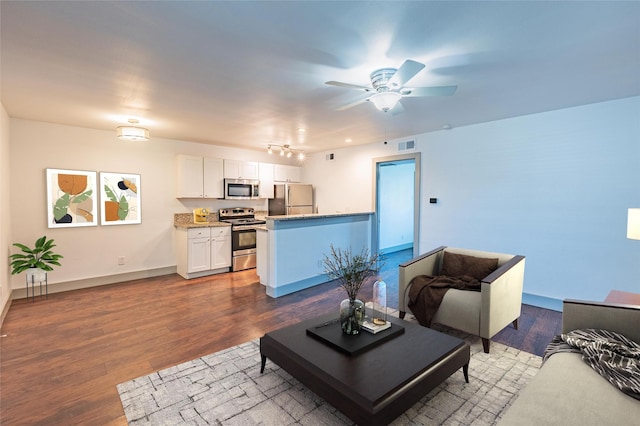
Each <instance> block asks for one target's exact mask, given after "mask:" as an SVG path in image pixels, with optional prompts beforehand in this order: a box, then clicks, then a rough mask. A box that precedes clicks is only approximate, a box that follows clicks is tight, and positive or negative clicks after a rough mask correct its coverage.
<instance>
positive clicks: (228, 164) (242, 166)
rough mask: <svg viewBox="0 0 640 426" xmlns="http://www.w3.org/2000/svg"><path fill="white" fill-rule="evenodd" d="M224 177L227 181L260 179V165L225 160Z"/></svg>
mask: <svg viewBox="0 0 640 426" xmlns="http://www.w3.org/2000/svg"><path fill="white" fill-rule="evenodd" d="M224 177H225V179H259V178H260V174H259V170H258V163H256V162H253V161H237V160H224Z"/></svg>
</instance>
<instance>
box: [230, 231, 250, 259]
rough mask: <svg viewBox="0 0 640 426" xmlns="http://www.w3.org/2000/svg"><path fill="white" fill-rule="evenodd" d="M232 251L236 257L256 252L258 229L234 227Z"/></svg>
mask: <svg viewBox="0 0 640 426" xmlns="http://www.w3.org/2000/svg"><path fill="white" fill-rule="evenodd" d="M231 250H232V252H233V255H234V256H239V255H242V254H249V253H255V252H256V228H255V227H253V226H234V227H233V228H232V229H231Z"/></svg>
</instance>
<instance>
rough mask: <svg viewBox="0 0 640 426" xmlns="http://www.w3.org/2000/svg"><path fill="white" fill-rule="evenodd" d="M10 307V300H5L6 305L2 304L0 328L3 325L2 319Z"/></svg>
mask: <svg viewBox="0 0 640 426" xmlns="http://www.w3.org/2000/svg"><path fill="white" fill-rule="evenodd" d="M10 307H11V298H9V300H7V303H5V304H4V308H3V309H2V314H0V327H2V324H4V319H5V317H6V316H7V314H8V313H9V308H10Z"/></svg>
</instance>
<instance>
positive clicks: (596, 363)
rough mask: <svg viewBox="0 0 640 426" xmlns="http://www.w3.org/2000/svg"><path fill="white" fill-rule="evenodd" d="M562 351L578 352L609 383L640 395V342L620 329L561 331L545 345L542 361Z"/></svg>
mask: <svg viewBox="0 0 640 426" xmlns="http://www.w3.org/2000/svg"><path fill="white" fill-rule="evenodd" d="M559 352H579V353H581V354H582V359H583V360H584V361H585V362H586V363H587V364H589V366H590V367H591V368H593V369H594V370H596V371H597V372H598V373H599V374H600V375H601V376H602V377H604V378H605V379H607V380H608V381H609V383H611V384H612V385H614V386H616V387H617V388H618V389H620V390H621V391H622V392H624V393H625V394H627V395H629V396H631V397H633V398H635V399H640V345H638V344H637V343H636V342H634V341H633V340H630V339H627V338H626V337H625V336H623V335H622V334H619V333H615V332H612V331H607V330H596V329H584V330H574V331H570V332H569V333H566V334H560V335H558V336H556V337H554V338H553V340H551V343H549V345H548V346H547V348H546V349H545V354H544V359H543V362H544V361H546V360H547V359H548V358H549V357H550V356H551V355H553V354H555V353H559Z"/></svg>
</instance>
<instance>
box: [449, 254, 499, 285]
mask: <svg viewBox="0 0 640 426" xmlns="http://www.w3.org/2000/svg"><path fill="white" fill-rule="evenodd" d="M497 267H498V259H497V258H496V259H489V258H484V257H475V256H469V255H466V254H457V253H449V252H448V251H445V252H444V257H443V259H442V268H441V270H440V275H447V276H449V277H459V276H462V275H468V276H470V277H473V278H475V279H477V280H478V281H481V280H482V279H483V278H484V277H486V276H487V275H489V274H490V273H492V272H493V271H495V270H496V268H497Z"/></svg>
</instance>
